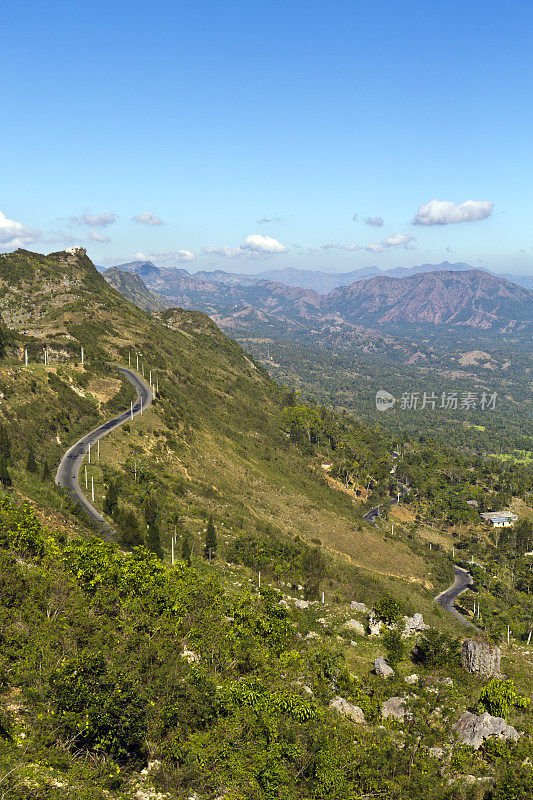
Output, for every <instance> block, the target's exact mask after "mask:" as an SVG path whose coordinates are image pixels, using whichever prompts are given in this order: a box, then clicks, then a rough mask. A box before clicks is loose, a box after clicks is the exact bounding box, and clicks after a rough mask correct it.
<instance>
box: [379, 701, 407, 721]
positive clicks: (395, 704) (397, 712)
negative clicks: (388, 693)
mask: <svg viewBox="0 0 533 800" xmlns="http://www.w3.org/2000/svg"><path fill="white" fill-rule="evenodd" d="M381 716H382V717H383V718H384V719H388V718H391V717H392V719H397V720H399V721H400V722H403V720H404V719H406V717H411V714H410V713H409V711H407V709H406V708H405V698H404V697H389V699H388V700H386V701H385V702H384V703H383V705H382V706H381Z"/></svg>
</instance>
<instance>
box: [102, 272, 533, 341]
mask: <svg viewBox="0 0 533 800" xmlns="http://www.w3.org/2000/svg"><path fill="white" fill-rule="evenodd" d="M452 266H455V267H457V266H458V265H452ZM215 274H216V273H215ZM215 274H214V273H197V274H195V275H191V274H190V273H188V272H187V271H186V270H183V269H180V270H178V269H168V268H162V267H156V266H155V265H154V264H151V263H150V262H132V263H130V264H126V265H122V266H121V267H118V268H117V267H115V268H113V269H112V270H107V271H106V272H104V277H105V278H106V279H107V280H108V281H109V282H111V283H112V285H114V286H116V288H118V289H119V290H120V291H122V292H123V294H125V296H126V297H128V299H130V300H131V301H132V302H134V303H137V304H138V305H139V304H140V301H139V297H140V295H139V293H140V292H141V293H142V289H141V288H140V285H139V279H140V278H142V279H143V280H144V283H145V285H146V287H147V293H149V294H147V295H146V297H144V298H143V300H142V302H143V303H144V305H142V307H144V308H148V305H147V303H149V302H152V303H153V301H154V293H157V295H159V297H160V303H162V304H165V303H166V304H171V305H178V306H182V307H184V308H194V309H199V310H201V311H204V312H205V313H207V314H209V315H210V316H211V317H212V318H213V319H215V320H216V321H217V322H218V323H219V324H221V325H222V326H223V327H226V328H241V329H242V328H246V327H250V326H252V325H257V324H261V325H266V326H268V327H272V328H276V327H279V326H282V327H283V326H289V327H293V326H297V327H299V328H301V327H302V326H303V327H306V328H309V326H311V327H316V326H320V327H323V326H327V327H330V328H331V327H333V328H338V329H340V328H339V326H341V327H343V326H344V327H345V326H346V325H348V326H350V325H363V326H366V327H372V328H373V327H379V328H386V327H387V326H405V325H408V326H409V325H433V326H442V325H446V326H454V327H455V326H462V327H470V328H477V329H480V330H483V331H488V332H492V333H495V332H504V331H505V332H507V333H510V332H512V333H519V334H521V333H525V332H526V331H527V330H529V327H530V325H531V310H532V308H533V294H532V293H531V292H530V291H529V290H528V289H526V288H524V287H521V286H518V285H516V284H514V283H511V282H510V281H508V280H506V279H505V278H501V277H498V276H495V275H492V274H490V273H489V272H486V271H484V270H473V269H470V270H466V271H464V270H460V269H458V268H457V269H450V270H448V269H445V270H434V271H428V272H422V273H414V274H410V275H408V276H405V277H401V276H400V277H396V276H388V275H382V274H380V275H379V276H374V277H370V278H366V279H362V280H358V281H355V282H352V283H351V284H349V285H348V286H341V287H337V288H335V289H333V290H332V291H331V292H330V293H329V294H326V295H324V294H320V293H319V292H316V291H314V290H312V289H309V288H305V287H300V286H292V285H288V284H287V283H282V282H279V281H272V280H266V279H256V280H254V282H248V283H241V284H238V283H235V282H231V281H230V280H220V279H218V280H215V279H214V275H215ZM223 275H226V276H228V275H229V274H228V273H225V274H223ZM128 276H129V277H128ZM216 276H217V278H220V274H216ZM233 277H234V276H233ZM248 277H249V276H248ZM119 283H120V285H119Z"/></svg>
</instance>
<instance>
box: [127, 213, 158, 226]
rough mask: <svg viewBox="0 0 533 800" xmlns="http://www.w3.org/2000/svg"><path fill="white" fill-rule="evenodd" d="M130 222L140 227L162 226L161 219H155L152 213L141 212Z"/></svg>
mask: <svg viewBox="0 0 533 800" xmlns="http://www.w3.org/2000/svg"><path fill="white" fill-rule="evenodd" d="M132 220H133V222H138V223H140V224H141V225H149V226H150V227H153V226H155V225H164V222H163V220H162V219H161V217H156V215H155V214H154V213H153V212H152V211H143V213H142V214H137V216H135V217H132Z"/></svg>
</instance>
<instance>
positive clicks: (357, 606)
mask: <svg viewBox="0 0 533 800" xmlns="http://www.w3.org/2000/svg"><path fill="white" fill-rule="evenodd" d="M350 611H359V613H360V614H368V611H369V609H368V608H367V607H366V606H365V604H364V603H356V601H355V600H352V602H351V603H350Z"/></svg>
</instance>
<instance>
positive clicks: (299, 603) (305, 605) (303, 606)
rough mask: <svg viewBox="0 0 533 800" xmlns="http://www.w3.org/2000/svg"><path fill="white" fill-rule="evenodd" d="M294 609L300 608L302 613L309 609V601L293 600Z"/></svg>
mask: <svg viewBox="0 0 533 800" xmlns="http://www.w3.org/2000/svg"><path fill="white" fill-rule="evenodd" d="M294 607H295V608H300V609H302V611H303V610H304V609H306V608H309V601H308V600H295V601H294Z"/></svg>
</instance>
